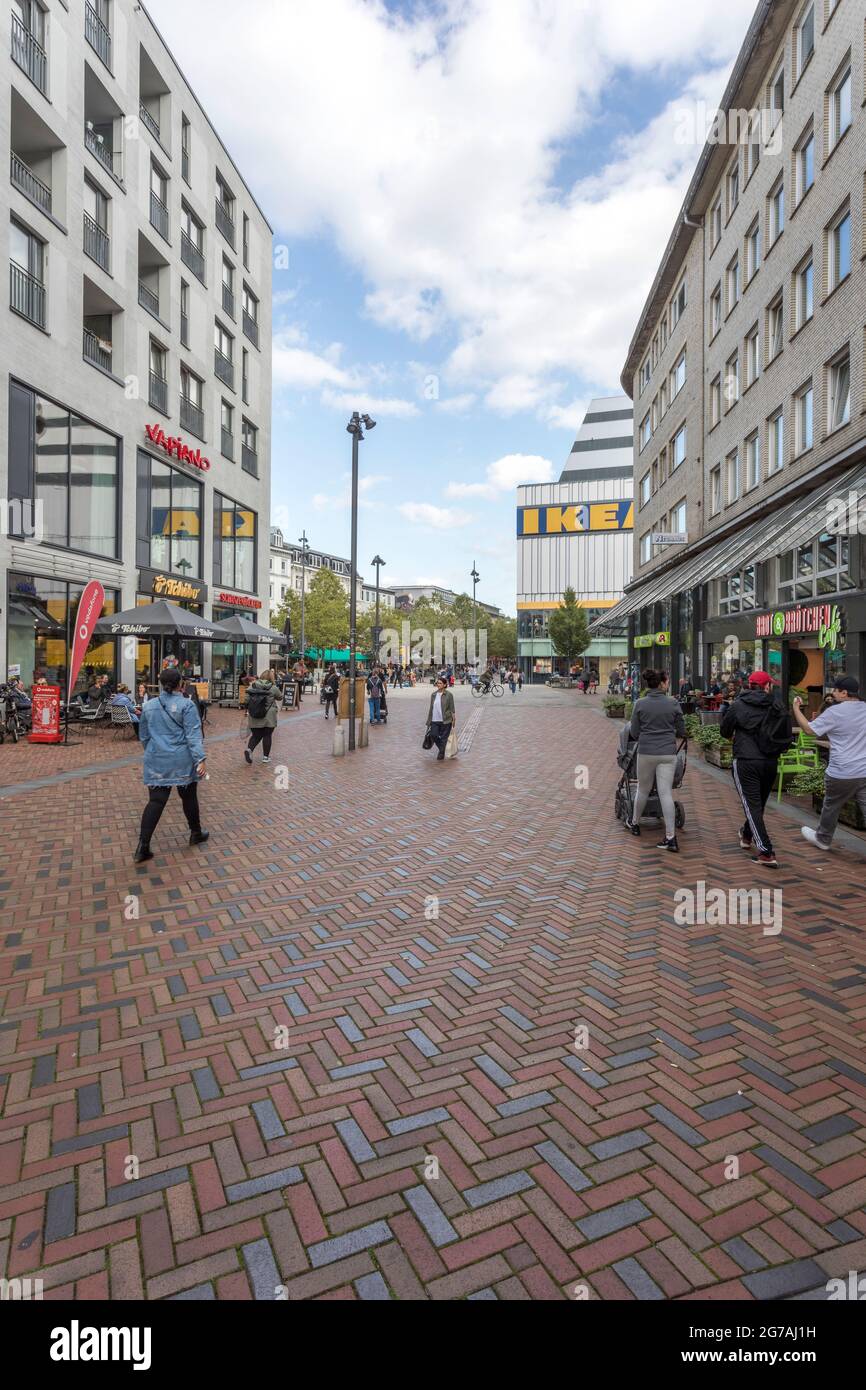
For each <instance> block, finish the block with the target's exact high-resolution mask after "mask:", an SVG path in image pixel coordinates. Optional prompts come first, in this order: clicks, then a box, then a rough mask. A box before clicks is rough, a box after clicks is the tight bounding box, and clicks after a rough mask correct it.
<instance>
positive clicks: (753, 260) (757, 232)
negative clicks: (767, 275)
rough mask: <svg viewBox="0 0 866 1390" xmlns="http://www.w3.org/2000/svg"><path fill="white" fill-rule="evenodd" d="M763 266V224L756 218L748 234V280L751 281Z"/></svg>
mask: <svg viewBox="0 0 866 1390" xmlns="http://www.w3.org/2000/svg"><path fill="white" fill-rule="evenodd" d="M760 264H761V224H760V222H759V220H758V218H757V217H756V218H755V220H754V222H753V223H752V225H751V227H750V228H749V230H748V231H747V233H746V280H747V281H749V280H751V278H752V276H753V275H755V274H756V272H757V270H758V267H759V266H760Z"/></svg>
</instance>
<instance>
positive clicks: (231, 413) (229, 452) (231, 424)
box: [220, 400, 235, 459]
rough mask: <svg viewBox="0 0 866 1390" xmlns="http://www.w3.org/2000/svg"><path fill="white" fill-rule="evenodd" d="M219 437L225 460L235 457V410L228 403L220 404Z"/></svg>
mask: <svg viewBox="0 0 866 1390" xmlns="http://www.w3.org/2000/svg"><path fill="white" fill-rule="evenodd" d="M220 435H221V441H222V453H223V456H224V457H225V458H227V459H233V458H234V456H235V408H234V406H233V405H232V404H231V402H230V401H226V400H223V401H221V402H220Z"/></svg>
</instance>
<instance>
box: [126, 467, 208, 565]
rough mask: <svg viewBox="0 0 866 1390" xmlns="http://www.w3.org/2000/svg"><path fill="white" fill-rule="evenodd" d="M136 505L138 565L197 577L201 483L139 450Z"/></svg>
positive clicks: (199, 551) (199, 558)
mask: <svg viewBox="0 0 866 1390" xmlns="http://www.w3.org/2000/svg"><path fill="white" fill-rule="evenodd" d="M138 508H139V528H138V534H139V537H140V545H139V547H138V552H137V555H136V559H137V563H138V564H139V566H140V567H141V568H142V569H154V570H161V571H163V572H164V573H167V574H182V575H183V576H184V578H185V579H198V578H200V576H201V518H202V489H201V484H200V483H197V482H196V481H195V479H193V478H188V477H187V476H186V474H185V473H182V472H181V471H180V470H179V469H177V468H171V467H169V465H168V464H165V463H161V462H159V460H157V459H152V458H151V457H150V455H149V454H146V453H145V452H144V450H139V454H138Z"/></svg>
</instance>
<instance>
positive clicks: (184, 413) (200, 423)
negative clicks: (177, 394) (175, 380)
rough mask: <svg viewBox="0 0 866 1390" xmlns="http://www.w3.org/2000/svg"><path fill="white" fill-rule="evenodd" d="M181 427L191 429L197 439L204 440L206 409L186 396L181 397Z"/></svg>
mask: <svg viewBox="0 0 866 1390" xmlns="http://www.w3.org/2000/svg"><path fill="white" fill-rule="evenodd" d="M180 424H181V429H185V430H189V432H190V434H194V435H195V437H196V439H201V440H202V441H203V440H204V411H203V410H202V408H201V406H198V405H196V404H195V403H194V402H193V401H191V400H189V399H188V398H187V397H186V396H184V395H183V394H181V398H180Z"/></svg>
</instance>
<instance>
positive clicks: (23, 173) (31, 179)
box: [12, 150, 51, 212]
mask: <svg viewBox="0 0 866 1390" xmlns="http://www.w3.org/2000/svg"><path fill="white" fill-rule="evenodd" d="M12 182H13V183H14V185H15V187H16V188H20V190H21V192H22V193H23V194H24V196H25V197H26V198H29V199H30V201H31V202H32V203H35V204H36V206H37V207H40V208H42V211H43V212H50V211H51V189H50V188H49V187H48V185H47V184H45V183H43V182H42V180H41V179H38V178H37V177H36V175H35V174H34V172H33V170H32V169H31V168H30V167H29V165H27V164H25V163H24V160H23V159H19V157H18V155H17V154H16V153H15V151H14V150H13V151H12Z"/></svg>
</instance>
